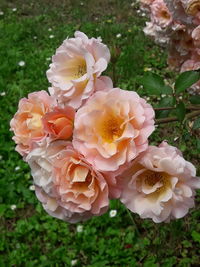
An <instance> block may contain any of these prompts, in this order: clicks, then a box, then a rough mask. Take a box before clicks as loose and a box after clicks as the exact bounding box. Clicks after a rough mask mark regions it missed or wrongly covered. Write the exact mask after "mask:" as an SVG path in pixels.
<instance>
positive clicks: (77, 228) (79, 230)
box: [76, 225, 83, 233]
mask: <svg viewBox="0 0 200 267" xmlns="http://www.w3.org/2000/svg"><path fill="white" fill-rule="evenodd" d="M76 231H77V232H78V233H82V232H83V225H78V226H77V227H76Z"/></svg>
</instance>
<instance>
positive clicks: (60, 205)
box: [10, 0, 200, 223]
mask: <svg viewBox="0 0 200 267" xmlns="http://www.w3.org/2000/svg"><path fill="white" fill-rule="evenodd" d="M143 4H144V6H146V5H150V4H152V6H151V8H152V14H154V15H153V16H154V18H153V19H154V21H155V23H157V24H159V27H168V26H169V25H171V24H172V22H173V18H172V16H171V14H169V13H168V9H167V7H166V6H165V5H164V3H163V2H162V1H161V0H155V1H154V2H153V1H143ZM196 31H198V29H196ZM193 35H195V37H194V39H195V42H196V43H197V44H198V38H197V37H196V33H195V34H193ZM109 60H110V52H109V49H108V47H107V46H106V45H104V44H103V43H102V42H101V39H100V38H98V39H95V38H91V39H89V38H88V37H87V36H86V35H85V34H84V33H82V32H75V38H69V39H66V40H65V41H64V42H63V44H62V45H61V46H60V47H59V48H58V49H57V50H56V53H55V55H54V56H53V57H52V63H51V64H50V68H49V70H48V71H47V77H48V80H49V82H50V83H51V87H50V88H49V90H48V91H49V93H50V95H49V94H48V93H47V92H46V91H40V92H34V93H31V94H29V95H28V98H23V99H21V100H20V101H19V107H18V111H17V112H16V114H15V115H14V117H13V119H12V120H11V122H10V126H11V130H12V131H13V132H14V137H13V140H14V141H15V142H16V144H17V146H16V150H17V151H18V152H19V153H20V154H21V155H22V156H23V159H24V161H26V162H27V163H28V164H29V166H30V168H31V174H32V177H33V182H34V185H35V188H36V190H35V191H36V196H37V198H38V200H39V201H40V202H41V203H42V205H43V207H44V209H45V210H46V211H47V213H48V214H50V215H51V216H53V217H56V218H59V219H61V220H64V221H68V222H71V223H76V222H79V221H83V220H87V219H89V218H91V217H92V216H99V215H102V214H103V213H105V212H106V211H107V210H108V207H109V200H110V199H119V200H120V201H121V202H122V203H124V205H126V206H127V208H128V209H130V210H131V211H132V212H133V213H137V214H139V215H140V217H141V218H151V219H152V220H153V221H154V222H156V223H159V222H163V221H164V222H168V221H170V220H172V219H177V218H181V217H183V216H185V215H186V214H187V213H188V210H189V209H190V208H192V207H194V196H195V190H196V189H198V188H200V180H199V178H197V177H196V170H195V167H194V166H193V165H192V164H191V163H190V162H188V161H186V160H185V159H184V158H183V156H182V154H181V152H180V151H179V150H178V149H177V148H175V147H173V146H170V145H168V144H167V143H166V142H162V144H160V145H159V146H158V147H156V146H151V145H149V140H148V138H149V136H150V135H151V134H152V132H153V131H154V129H155V123H156V124H158V123H163V122H168V121H170V118H165V119H156V120H155V111H154V109H153V107H152V106H151V105H150V104H149V103H147V102H146V100H145V99H144V98H142V97H140V96H139V95H138V94H137V93H136V92H133V91H125V90H122V89H120V88H113V83H112V80H111V78H109V77H107V76H101V74H102V72H103V71H104V70H105V69H106V68H107V64H108V62H109ZM198 80H199V74H198V73H194V72H190V73H189V74H188V73H186V74H184V73H183V74H182V76H180V77H179V78H178V79H177V81H176V83H175V88H176V90H177V92H181V91H183V90H185V89H186V88H188V87H189V86H191V85H192V84H193V83H195V82H197V81H198ZM142 84H143V85H144V89H147V91H148V93H150V94H151V93H153V94H160V93H161V92H162V91H165V92H166V93H168V94H172V95H173V97H174V99H175V100H176V94H175V93H174V92H173V88H171V87H170V86H166V85H165V84H164V81H163V80H162V79H161V78H160V77H159V76H157V75H155V74H151V75H149V76H148V77H147V76H146V77H144V78H143V80H142ZM180 105H181V103H177V106H180ZM155 110H156V108H155ZM156 111H157V110H156ZM186 113H187V112H185V114H186ZM198 114H199V110H198V109H197V111H196V113H195V114H192V115H191V113H188V114H186V115H185V117H184V118H182V117H181V120H182V121H183V119H187V117H188V118H192V117H195V116H197V115H198ZM178 119H180V116H178V117H177V118H175V119H174V118H173V120H178Z"/></svg>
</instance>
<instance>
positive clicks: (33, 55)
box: [0, 0, 200, 267]
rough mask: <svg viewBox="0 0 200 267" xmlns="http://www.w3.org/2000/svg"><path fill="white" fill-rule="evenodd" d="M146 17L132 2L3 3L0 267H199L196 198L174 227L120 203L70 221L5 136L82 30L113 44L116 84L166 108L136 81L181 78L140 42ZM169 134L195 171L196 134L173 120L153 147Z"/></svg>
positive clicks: (199, 225)
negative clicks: (53, 206)
mask: <svg viewBox="0 0 200 267" xmlns="http://www.w3.org/2000/svg"><path fill="white" fill-rule="evenodd" d="M146 20H147V17H146V14H145V13H143V12H142V11H141V10H140V9H139V4H138V3H137V2H136V1H130V0H95V1H94V0H85V1H84V0H83V1H78V0H73V1H70V0H59V1H58V0H57V1H55V0H54V1H53V0H40V1H39V0H35V1H30V0H13V1H6V0H0V109H1V110H0V216H1V218H0V235H1V238H0V266H1V267H3V266H6V267H9V266H28V267H29V266H37V267H38V266H48V267H50V266H89V267H104V266H112V267H113V266H119V267H123V266H126V267H129V266H145V267H148V266H149V267H151V266H199V260H200V258H199V249H200V223H199V218H200V211H199V207H200V194H199V193H198V195H197V197H196V208H195V209H193V210H191V211H190V213H189V214H188V216H186V217H185V218H183V219H182V220H176V221H173V222H171V223H169V224H164V223H162V224H154V223H153V222H151V221H150V220H142V219H140V218H139V216H137V215H134V216H132V215H131V214H130V213H129V212H128V211H127V210H126V208H125V207H124V206H123V205H121V204H120V203H119V201H117V200H115V201H111V205H110V210H109V211H108V212H107V213H106V214H104V215H103V216H101V217H95V218H93V219H91V220H89V221H88V222H84V223H82V224H81V223H79V224H76V225H72V224H68V223H65V222H62V221H60V220H58V219H55V218H52V217H50V216H49V215H47V214H46V213H45V211H44V210H43V208H42V206H41V205H40V203H39V202H38V201H37V199H36V197H35V194H34V186H33V184H32V178H31V175H30V169H29V167H28V165H27V164H26V163H24V162H23V161H22V158H21V157H20V155H18V154H17V152H15V144H14V142H13V141H12V139H11V138H12V133H11V132H10V131H9V128H10V127H9V122H10V120H11V118H12V116H13V115H14V113H15V112H16V111H17V105H18V101H19V100H20V98H22V97H27V94H28V93H30V92H33V91H39V90H47V88H48V86H49V84H48V81H47V78H46V71H47V69H48V66H49V64H50V62H51V57H52V55H53V54H54V53H55V50H56V48H58V47H59V46H60V45H61V43H62V42H63V40H64V39H66V38H67V37H73V34H74V32H75V31H76V30H81V31H83V32H85V33H86V34H87V35H88V36H89V37H90V38H91V37H96V38H97V37H99V36H100V37H101V38H102V40H103V43H105V44H107V45H108V47H109V49H110V51H111V55H112V59H111V62H110V65H109V68H108V70H107V71H106V72H105V74H106V75H109V76H110V77H111V78H112V79H113V82H114V86H117V87H120V88H122V89H125V90H134V91H137V92H138V93H139V94H140V95H141V96H143V97H145V98H146V99H147V100H148V102H149V103H151V104H152V105H153V106H156V105H158V103H160V102H162V103H163V104H164V103H165V102H166V99H165V96H164V95H161V96H160V97H151V98H150V97H149V96H147V95H146V93H145V91H144V90H143V88H142V86H141V85H140V83H139V82H138V81H139V79H140V78H141V77H142V75H143V74H144V72H145V71H148V70H150V71H153V72H156V73H157V74H160V75H161V76H162V77H164V78H165V79H167V80H168V81H169V82H170V81H173V79H174V77H175V76H176V74H175V73H172V72H170V70H169V69H168V68H167V63H166V52H165V50H163V49H162V48H160V47H158V46H156V45H155V44H154V43H153V42H152V41H151V40H150V39H148V38H147V37H145V36H144V34H143V31H142V28H143V27H144V25H145V21H146ZM182 97H184V95H183V96H182ZM163 104H162V105H163ZM166 105H167V104H166ZM164 112H166V111H164ZM158 115H159V116H161V115H164V116H167V114H166V113H165V114H158ZM163 137H164V138H165V139H166V140H167V141H168V142H169V143H170V144H172V145H176V146H178V147H179V148H180V149H181V150H182V151H183V154H184V157H185V158H186V159H188V160H190V161H192V163H193V164H194V165H195V166H196V167H198V170H199V152H200V148H199V147H198V146H197V145H196V139H195V136H194V133H190V132H189V133H188V129H183V128H180V127H179V124H178V123H171V124H168V125H164V126H159V127H157V129H156V131H155V132H154V134H153V135H152V136H151V139H150V142H151V144H155V145H157V144H159V143H160V142H161V141H162V140H163Z"/></svg>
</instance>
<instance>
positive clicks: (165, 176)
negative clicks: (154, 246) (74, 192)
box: [121, 142, 200, 223]
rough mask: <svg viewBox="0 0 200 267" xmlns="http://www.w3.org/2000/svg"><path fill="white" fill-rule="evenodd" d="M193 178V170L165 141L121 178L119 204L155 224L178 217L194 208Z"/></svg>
mask: <svg viewBox="0 0 200 267" xmlns="http://www.w3.org/2000/svg"><path fill="white" fill-rule="evenodd" d="M195 176H196V170H195V167H194V166H193V165H192V164H191V163H190V162H188V161H186V160H185V159H184V158H183V157H182V154H181V152H180V151H179V150H178V149H177V148H175V147H173V146H170V145H168V144H167V143H166V142H163V143H161V145H160V146H159V147H155V146H149V148H148V149H147V150H146V151H145V152H144V153H142V154H141V155H139V156H138V158H137V159H135V160H134V161H133V162H132V164H131V166H130V167H129V169H128V170H126V171H125V172H124V173H123V174H122V175H121V180H122V183H123V191H122V195H121V201H122V202H123V203H124V204H125V205H126V206H127V208H128V209H130V210H131V211H132V212H135V213H137V214H139V215H140V217H141V218H151V219H152V220H153V221H154V222H156V223H160V222H163V221H165V222H168V221H170V220H171V219H178V218H182V217H183V216H185V215H186V214H187V213H188V210H189V208H192V207H193V206H194V196H195V189H197V188H200V179H199V178H197V177H195Z"/></svg>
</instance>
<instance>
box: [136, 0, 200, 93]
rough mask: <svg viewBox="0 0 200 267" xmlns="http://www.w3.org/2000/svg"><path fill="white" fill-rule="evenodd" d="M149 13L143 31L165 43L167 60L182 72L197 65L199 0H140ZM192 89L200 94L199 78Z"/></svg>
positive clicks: (199, 52) (199, 58) (199, 51)
mask: <svg viewBox="0 0 200 267" xmlns="http://www.w3.org/2000/svg"><path fill="white" fill-rule="evenodd" d="M140 2H141V7H142V8H144V9H145V10H147V11H148V12H149V14H150V17H151V21H150V22H147V23H146V27H145V28H144V32H145V34H147V35H149V36H151V37H152V38H153V39H154V40H155V42H157V43H159V44H162V45H165V46H167V47H168V50H169V54H168V64H169V66H170V67H171V68H173V69H176V70H180V71H181V72H184V71H189V70H197V69H200V1H198V0H140ZM190 92H191V93H196V94H200V82H198V83H196V84H194V85H193V86H192V87H191V89H190Z"/></svg>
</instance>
